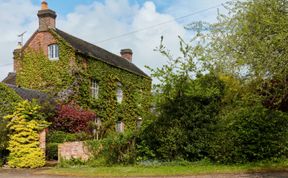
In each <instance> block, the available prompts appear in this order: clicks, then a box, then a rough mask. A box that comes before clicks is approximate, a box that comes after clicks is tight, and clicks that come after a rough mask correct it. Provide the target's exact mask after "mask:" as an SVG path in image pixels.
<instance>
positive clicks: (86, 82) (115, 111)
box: [76, 56, 151, 134]
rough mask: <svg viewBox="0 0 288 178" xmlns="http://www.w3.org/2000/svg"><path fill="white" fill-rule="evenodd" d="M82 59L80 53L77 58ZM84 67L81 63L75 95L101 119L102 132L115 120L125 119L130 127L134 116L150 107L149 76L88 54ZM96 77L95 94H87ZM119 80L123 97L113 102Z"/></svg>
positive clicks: (134, 121) (112, 127) (129, 128)
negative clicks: (97, 92)
mask: <svg viewBox="0 0 288 178" xmlns="http://www.w3.org/2000/svg"><path fill="white" fill-rule="evenodd" d="M82 60H83V56H80V59H79V61H82ZM87 63H88V65H87V69H85V66H84V65H82V67H83V70H82V71H83V73H82V76H83V77H81V82H80V83H81V85H80V86H79V88H80V89H79V95H78V98H77V99H76V100H77V101H79V102H80V103H81V104H82V105H84V106H87V107H90V108H92V109H93V110H94V111H95V112H96V113H97V116H98V117H99V118H101V120H102V121H103V122H104V133H103V134H105V133H106V132H108V131H111V130H114V125H115V122H116V121H117V120H122V121H123V122H124V123H125V129H127V130H133V129H135V127H136V119H137V118H138V117H143V116H144V115H145V113H146V112H148V110H149V108H150V99H151V98H150V90H151V80H150V78H148V77H142V76H138V75H135V74H132V73H130V72H128V71H124V70H122V69H119V68H116V67H112V66H110V65H108V64H105V63H103V62H101V61H98V60H95V59H93V58H88V60H87ZM91 79H94V80H97V81H99V82H98V83H99V86H100V87H99V88H100V91H99V98H98V99H95V98H92V96H91V94H90V80H91ZM118 82H120V83H121V84H122V88H121V89H122V90H123V101H122V102H121V104H120V103H117V99H116V91H117V88H118V85H117V83H118Z"/></svg>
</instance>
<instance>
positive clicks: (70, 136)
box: [46, 131, 89, 143]
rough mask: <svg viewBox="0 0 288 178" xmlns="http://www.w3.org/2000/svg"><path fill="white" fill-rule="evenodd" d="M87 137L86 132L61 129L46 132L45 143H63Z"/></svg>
mask: <svg viewBox="0 0 288 178" xmlns="http://www.w3.org/2000/svg"><path fill="white" fill-rule="evenodd" d="M87 138H89V137H88V136H87V134H86V133H82V132H79V133H67V132H63V131H51V132H48V134H47V139H46V140H47V143H64V142H73V141H83V140H87Z"/></svg>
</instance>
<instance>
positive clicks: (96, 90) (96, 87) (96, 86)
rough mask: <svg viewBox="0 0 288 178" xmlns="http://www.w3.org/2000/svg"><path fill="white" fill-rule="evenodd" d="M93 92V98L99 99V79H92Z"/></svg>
mask: <svg viewBox="0 0 288 178" xmlns="http://www.w3.org/2000/svg"><path fill="white" fill-rule="evenodd" d="M91 94H92V98H95V99H98V97H99V96H98V95H99V84H98V81H97V80H91Z"/></svg>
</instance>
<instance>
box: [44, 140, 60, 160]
mask: <svg viewBox="0 0 288 178" xmlns="http://www.w3.org/2000/svg"><path fill="white" fill-rule="evenodd" d="M58 145H59V143H47V145H46V159H48V160H58Z"/></svg>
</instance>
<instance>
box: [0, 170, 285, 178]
mask: <svg viewBox="0 0 288 178" xmlns="http://www.w3.org/2000/svg"><path fill="white" fill-rule="evenodd" d="M38 171H39V169H37V170H26V169H24V170H23V169H21V170H19V169H0V178H91V177H75V176H52V175H37V172H38ZM176 177H179V178H288V172H271V173H253V174H213V175H195V176H173V177H168V178H176ZM137 178H149V177H137ZM153 178H155V177H153Z"/></svg>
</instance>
